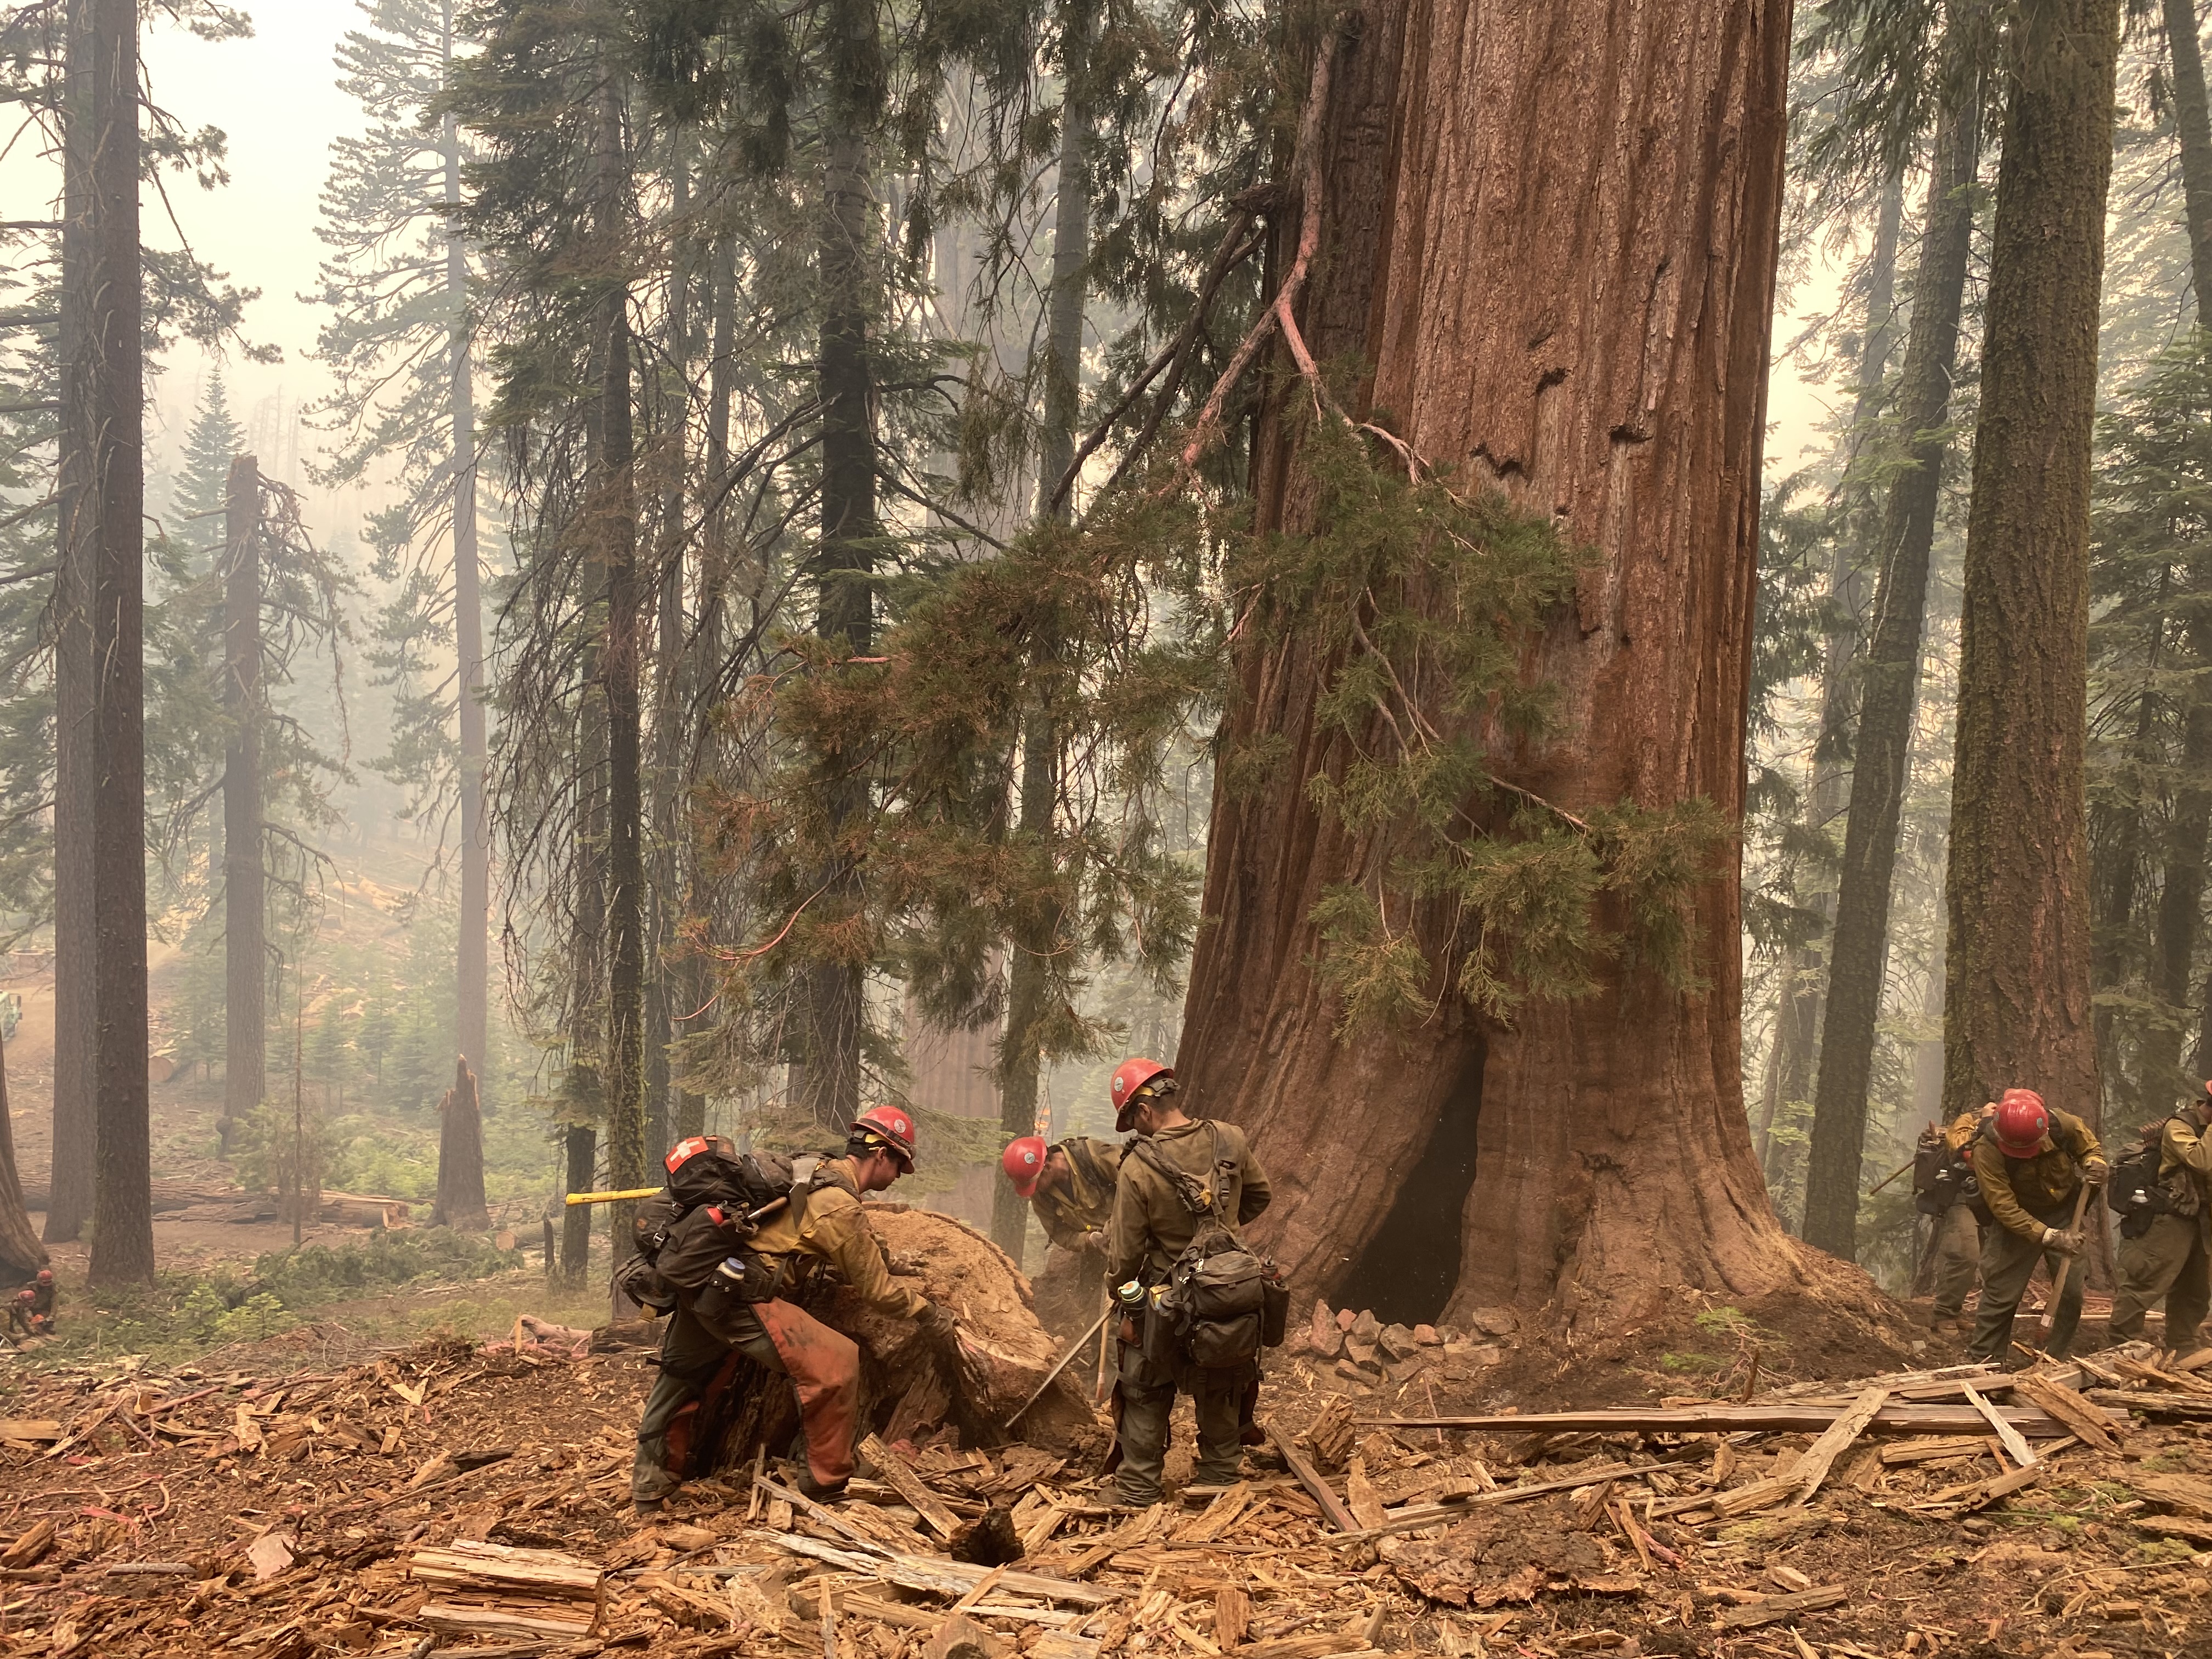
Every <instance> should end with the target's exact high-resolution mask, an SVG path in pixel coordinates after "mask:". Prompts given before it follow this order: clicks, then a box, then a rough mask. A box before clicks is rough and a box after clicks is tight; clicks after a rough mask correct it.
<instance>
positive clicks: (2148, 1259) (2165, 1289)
mask: <svg viewBox="0 0 2212 1659" xmlns="http://www.w3.org/2000/svg"><path fill="white" fill-rule="evenodd" d="M2114 1254H2115V1255H2116V1256H2117V1257H2118V1262H2119V1269H2120V1287H2119V1289H2118V1291H2115V1292H2114V1293H2113V1296H2112V1327H2111V1329H2112V1340H2113V1341H2115V1342H2126V1341H2130V1340H2133V1339H2135V1338H2136V1337H2138V1336H2141V1335H2142V1328H2143V1315H2144V1314H2145V1313H2146V1312H2148V1310H2149V1309H2150V1307H2151V1304H2154V1302H2156V1301H2157V1300H2158V1299H2159V1297H2165V1298H2166V1346H2167V1347H2169V1348H2174V1349H2178V1350H2179V1351H2180V1352H2188V1351H2189V1350H2190V1349H2191V1348H2192V1347H2194V1346H2196V1345H2197V1327H2198V1326H2200V1325H2202V1324H2203V1322H2204V1316H2205V1313H2206V1311H2207V1308H2208V1304H2212V1271H2208V1269H2212V1257H2208V1255H2207V1253H2206V1250H2205V1247H2204V1222H2203V1218H2201V1217H2197V1216H2180V1215H2156V1216H2153V1217H2152V1218H2151V1219H2150V1226H2149V1228H2148V1230H2147V1231H2145V1232H2144V1234H2143V1236H2142V1237H2141V1238H2130V1237H2128V1236H2127V1235H2126V1234H2125V1233H2124V1232H2123V1233H2122V1234H2121V1235H2120V1241H2119V1249H2118V1250H2117V1251H2116V1252H2114Z"/></svg>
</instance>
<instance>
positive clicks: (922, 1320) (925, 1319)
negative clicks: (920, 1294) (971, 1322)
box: [914, 1302, 960, 1346]
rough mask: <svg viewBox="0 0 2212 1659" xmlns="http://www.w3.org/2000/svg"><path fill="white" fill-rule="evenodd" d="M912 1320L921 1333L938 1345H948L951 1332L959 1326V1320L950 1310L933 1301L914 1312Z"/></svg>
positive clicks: (951, 1336)
mask: <svg viewBox="0 0 2212 1659" xmlns="http://www.w3.org/2000/svg"><path fill="white" fill-rule="evenodd" d="M914 1322H915V1324H917V1325H919V1326H921V1330H922V1334H923V1335H925V1336H927V1338H928V1339H929V1340H931V1341H932V1342H934V1343H937V1344H939V1346H950V1345H951V1341H952V1338H953V1334H954V1333H955V1332H957V1330H958V1329H959V1328H960V1322H959V1321H958V1320H957V1319H956V1318H955V1317H953V1314H952V1310H951V1309H950V1308H945V1307H940V1306H939V1305H938V1304H936V1303H934V1302H932V1303H930V1304H928V1305H927V1306H926V1307H925V1308H923V1309H922V1310H921V1312H920V1313H918V1314H916V1315H915V1316H914Z"/></svg>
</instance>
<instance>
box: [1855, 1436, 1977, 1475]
mask: <svg viewBox="0 0 2212 1659" xmlns="http://www.w3.org/2000/svg"><path fill="white" fill-rule="evenodd" d="M1988 1440H1989V1437H1988V1436H1987V1435H1973V1434H1946V1435H1938V1436H1936V1437H1935V1438H1934V1439H1932V1440H1905V1441H1901V1442H1899V1443H1898V1444H1896V1445H1894V1446H1884V1447H1883V1448H1882V1449H1881V1461H1882V1462H1885V1463H1887V1464H1889V1465H1890V1466H1891V1467H1892V1468H1894V1467H1895V1466H1896V1465H1898V1464H1899V1463H1929V1462H1936V1461H1937V1460H1939V1459H1942V1458H1950V1457H1979V1456H1980V1455H1982V1453H1983V1452H1984V1451H1985V1450H1987V1449H1988Z"/></svg>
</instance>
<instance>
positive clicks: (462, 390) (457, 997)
mask: <svg viewBox="0 0 2212 1659" xmlns="http://www.w3.org/2000/svg"><path fill="white" fill-rule="evenodd" d="M438 42H439V53H440V59H441V66H442V69H443V71H444V74H443V78H444V80H445V82H447V84H448V85H451V84H452V81H453V0H445V3H444V6H443V8H442V14H441V33H440V34H439V37H438ZM443 148H444V151H445V155H444V161H445V169H446V179H445V195H446V205H447V220H446V305H447V308H448V310H449V311H450V313H451V314H452V316H453V332H452V334H451V336H450V337H449V340H448V343H447V351H448V353H449V354H450V360H451V367H450V369H449V370H448V374H449V380H448V389H447V396H448V399H449V404H450V408H451V412H452V416H453V634H454V640H453V644H454V648H455V650H456V651H457V652H458V653H459V677H458V678H459V692H458V694H457V701H458V702H459V708H460V726H461V913H460V915H459V918H458V921H457V927H458V933H457V936H456V942H455V946H454V959H453V972H454V1004H455V1006H454V1011H453V1012H454V1029H455V1032H456V1034H457V1036H458V1037H459V1042H460V1048H461V1056H462V1058H463V1059H465V1060H467V1061H468V1063H469V1064H470V1065H471V1066H473V1067H474V1068H475V1070H476V1073H477V1077H478V1078H479V1079H482V1078H484V1077H487V1076H489V1059H490V1056H489V1054H486V1053H485V1050H486V1048H489V1046H490V1038H491V1020H490V1011H489V1006H488V1002H489V995H490V987H489V982H490V977H491V961H490V956H491V952H490V935H491V835H490V830H489V825H488V823H486V821H485V817H484V707H483V699H482V698H481V697H480V696H478V695H477V688H478V686H479V685H480V684H482V682H483V568H482V566H481V564H480V562H479V561H478V558H477V404H476V382H475V376H474V374H473V372H472V370H471V365H470V361H469V330H468V303H469V260H468V245H467V243H466V242H465V240H463V239H462V235H461V227H460V222H459V220H458V219H457V218H455V217H453V210H455V209H457V208H458V207H459V205H460V200H461V140H460V130H459V125H458V123H457V122H456V120H455V118H454V116H453V113H452V112H450V111H448V112H447V114H446V116H445V118H444V127H443Z"/></svg>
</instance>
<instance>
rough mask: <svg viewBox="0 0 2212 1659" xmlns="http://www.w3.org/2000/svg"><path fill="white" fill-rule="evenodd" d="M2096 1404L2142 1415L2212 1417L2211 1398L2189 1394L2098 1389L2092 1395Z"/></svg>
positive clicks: (2189, 1417) (2198, 1418)
mask: <svg viewBox="0 0 2212 1659" xmlns="http://www.w3.org/2000/svg"><path fill="white" fill-rule="evenodd" d="M2092 1397H2093V1400H2094V1401H2095V1402H2096V1403H2097V1404H2098V1405H2100V1406H2118V1407H2121V1408H2122V1409H2123V1410H2124V1411H2137V1412H2141V1413H2142V1414H2143V1415H2144V1416H2146V1417H2181V1418H2188V1419H2191V1420H2200V1421H2201V1420H2203V1419H2212V1400H2207V1399H2204V1398H2203V1397H2201V1396H2200V1395H2193V1394H2153V1393H2150V1392H2148V1391H2138V1390H2132V1389H2098V1390H2097V1391H2096V1393H2095V1395H2093V1396H2092Z"/></svg>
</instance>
